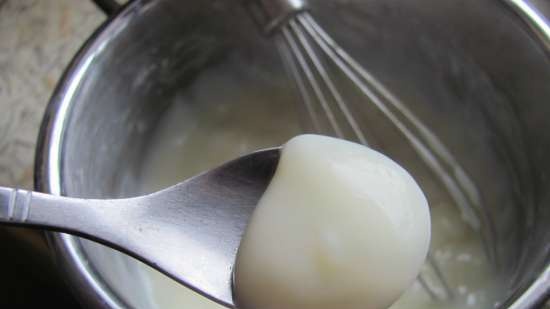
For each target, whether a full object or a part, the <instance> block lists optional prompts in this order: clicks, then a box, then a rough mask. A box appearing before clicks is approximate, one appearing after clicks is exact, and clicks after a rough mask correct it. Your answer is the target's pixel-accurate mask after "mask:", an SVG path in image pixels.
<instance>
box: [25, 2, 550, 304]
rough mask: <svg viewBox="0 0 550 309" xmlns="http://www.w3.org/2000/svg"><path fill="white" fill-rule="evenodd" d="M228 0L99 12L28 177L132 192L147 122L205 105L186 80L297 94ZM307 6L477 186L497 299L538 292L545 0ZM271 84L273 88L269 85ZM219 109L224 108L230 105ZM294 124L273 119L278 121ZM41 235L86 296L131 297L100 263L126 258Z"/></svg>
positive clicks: (545, 200)
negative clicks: (487, 219) (502, 291)
mask: <svg viewBox="0 0 550 309" xmlns="http://www.w3.org/2000/svg"><path fill="white" fill-rule="evenodd" d="M241 4H242V3H241V1H240V0H232V1H231V0H227V1H221V0H205V1H181V0H156V1H147V0H143V1H140V0H136V1H132V2H131V3H129V4H128V5H126V6H125V7H124V8H122V9H121V10H120V11H119V12H118V13H117V14H116V15H114V16H113V17H111V18H110V19H109V20H108V21H107V22H106V23H105V24H104V25H103V26H102V27H100V29H98V30H97V31H96V33H95V34H94V35H93V36H92V37H91V38H90V39H89V41H88V42H87V43H86V44H85V46H84V47H83V48H82V49H81V50H80V52H79V53H78V54H77V56H76V57H75V59H74V60H73V62H72V63H71V65H70V66H69V68H68V69H67V71H66V73H65V75H64V77H63V78H62V80H61V82H60V83H59V85H58V87H57V89H56V91H55V93H54V95H53V97H52V98H51V101H50V104H49V106H48V109H47V111H46V115H45V117H44V122H43V126H42V130H41V138H40V144H39V147H38V151H37V156H36V169H35V172H36V186H37V189H38V190H42V191H46V192H51V193H53V194H64V195H70V196H79V197H115V196H129V195H132V194H135V193H137V191H138V190H139V184H138V179H139V177H140V166H141V164H142V162H143V153H144V152H145V150H146V149H147V147H148V143H149V140H150V138H151V136H152V134H153V133H154V131H155V128H156V127H157V124H158V120H159V119H160V117H161V116H162V115H163V112H165V111H166V109H167V108H168V107H169V106H170V105H171V104H172V103H173V102H180V101H181V98H182V97H183V98H187V99H186V100H185V101H187V102H191V103H189V104H203V103H204V102H203V103H201V100H204V98H207V97H208V96H201V95H198V94H197V93H196V92H195V89H196V88H195V86H196V85H197V84H201V85H204V84H207V85H208V84H209V83H213V84H218V85H219V84H220V83H224V82H227V83H228V85H231V89H232V91H230V92H228V94H227V102H230V101H231V100H232V99H236V96H237V95H236V94H238V93H239V92H246V91H249V90H250V89H256V91H257V93H259V94H260V95H258V99H259V100H262V102H263V103H265V104H269V105H273V106H277V108H275V109H274V110H273V113H275V114H274V117H276V116H277V115H276V113H277V109H279V108H280V109H284V110H288V109H291V108H294V106H297V105H299V104H300V103H299V99H298V96H297V95H296V93H295V92H294V88H293V87H292V86H291V84H290V80H289V79H288V78H287V77H286V75H285V72H284V70H283V68H282V63H281V61H280V59H279V56H278V55H277V53H276V48H275V46H274V44H273V42H272V41H270V40H269V39H266V38H265V37H263V36H262V35H261V32H260V31H259V30H258V28H257V26H256V25H255V24H254V22H253V20H252V19H251V18H250V16H249V14H248V12H247V11H246V10H245V9H244V8H243V6H242V5H241ZM310 4H311V7H312V14H313V15H314V16H315V18H316V19H317V20H318V21H319V22H320V23H321V24H323V25H324V26H325V29H326V30H327V31H328V32H330V33H331V35H332V36H333V37H334V38H335V39H336V40H337V41H338V42H339V43H340V44H341V45H342V46H343V47H344V48H346V50H348V51H349V53H350V54H352V56H354V57H355V58H356V59H357V60H358V61H359V62H360V63H361V64H362V65H363V66H365V67H367V68H369V69H370V70H371V71H372V72H373V73H374V74H375V75H376V76H378V77H379V78H380V79H381V80H382V81H383V82H385V83H386V85H387V86H388V87H389V88H390V89H392V90H393V91H394V92H395V93H396V94H397V95H398V96H400V97H402V98H405V100H404V101H405V103H406V104H408V107H409V108H410V109H412V110H413V111H415V112H416V113H417V116H418V117H419V118H420V119H421V120H422V121H423V122H424V123H425V124H427V125H428V126H429V127H430V129H432V131H433V132H434V133H435V134H437V135H438V136H439V137H440V138H441V139H442V140H443V142H444V143H445V145H446V146H447V147H449V149H451V150H452V151H453V154H454V155H455V156H456V158H457V160H458V161H459V162H460V164H461V165H462V166H463V167H464V168H465V170H466V171H467V172H468V173H469V175H470V176H471V177H472V179H473V181H474V183H475V185H476V186H477V187H478V188H480V192H481V193H482V198H483V199H484V201H485V205H486V206H487V211H488V214H489V215H490V216H491V218H493V220H494V223H495V224H494V234H495V239H494V241H495V242H496V244H495V248H496V249H495V250H496V255H498V257H499V264H500V268H499V269H501V272H500V275H501V277H502V278H501V280H503V281H504V282H506V286H507V287H508V290H507V298H506V299H505V300H503V303H502V306H504V307H506V308H515V309H518V308H535V307H536V306H537V305H539V304H541V303H542V302H543V301H544V300H545V299H547V298H548V296H549V295H550V286H549V285H550V284H549V280H550V279H549V278H550V266H549V253H550V251H549V250H550V230H548V226H549V223H550V163H549V162H550V160H549V159H548V158H550V122H549V121H548V118H549V117H550V104H549V103H550V102H549V101H550V57H549V55H550V43H549V42H550V31H549V29H550V23H549V22H548V19H545V18H544V15H543V14H542V13H544V12H546V13H550V5H549V4H548V2H546V1H544V0H540V1H539V2H527V1H523V0H507V1H498V0H460V1H459V0H422V1H421V0H414V1H405V0H392V1H379V0H362V1H360V0H346V1H344V0H341V1H338V0H333V1H321V0H316V1H313V0H312V1H310ZM535 8H538V13H540V14H539V15H537V14H536V13H537V10H536V9H535ZM547 16H550V14H549V15H547ZM213 79H215V81H214V80H213ZM235 81H239V82H238V83H237V82H235ZM212 91H214V92H215V91H224V90H223V89H212ZM261 93H265V94H266V95H264V96H262V95H261ZM272 93H277V96H271V95H267V94H272ZM227 107H228V108H229V109H230V110H231V115H234V119H233V121H239V117H243V116H242V114H243V113H241V111H239V110H238V109H236V108H233V109H231V108H232V105H231V104H230V103H227ZM365 112H366V113H370V111H369V110H366V111H365ZM369 115H370V118H369V119H370V121H371V124H372V125H371V127H372V128H373V132H374V133H373V134H372V135H373V136H374V138H376V139H377V140H378V141H379V143H378V147H379V148H381V149H382V150H383V151H385V152H387V153H389V154H390V155H392V156H393V157H395V158H396V159H397V160H399V161H400V162H401V163H402V164H404V165H405V166H407V167H408V168H410V169H411V170H413V171H414V170H417V171H418V172H422V171H421V168H420V167H418V166H417V160H416V159H415V158H414V156H413V155H411V153H410V151H408V150H407V149H404V148H403V147H402V146H401V145H400V144H395V143H390V142H384V141H392V140H393V139H392V134H395V133H392V130H391V129H389V128H388V129H387V130H385V129H386V127H385V123H384V120H383V118H382V117H380V115H377V114H376V113H374V112H373V113H372V114H369ZM299 122H300V120H299V119H298V117H296V118H292V117H286V118H284V119H281V123H280V126H281V127H287V126H289V125H296V124H297V123H299ZM199 126H200V124H199ZM376 128H378V129H376ZM219 133H220V132H211V134H212V136H215V135H216V134H219ZM242 134H243V135H246V134H247V132H246V131H243V132H242ZM107 145H109V146H107ZM50 240H51V245H52V249H53V250H54V251H55V252H56V253H57V256H58V258H59V263H60V264H61V265H62V267H63V269H64V270H65V271H66V276H67V278H68V280H69V281H70V282H71V285H72V286H73V287H74V289H75V291H76V292H77V293H78V294H79V295H80V297H81V299H82V301H83V302H84V303H85V304H87V305H90V306H93V307H97V308H120V307H134V306H136V304H137V303H139V302H142V301H144V300H141V299H140V298H139V295H137V296H136V295H135V294H131V292H132V290H135V289H139V282H140V278H134V279H135V280H128V278H131V277H132V276H135V274H132V271H131V270H130V269H128V268H126V266H125V265H126V264H121V267H119V268H117V272H119V273H110V272H109V271H107V270H106V269H104V268H103V267H102V266H101V265H102V263H101V262H102V261H103V262H105V261H114V262H113V263H116V259H123V260H127V258H126V257H124V256H121V255H120V254H119V253H116V252H114V251H111V250H109V249H105V248H103V247H101V246H99V245H96V244H93V243H90V242H88V241H84V240H81V239H79V238H76V237H73V236H68V235H63V234H51V235H50ZM115 256H118V257H117V258H116V259H115ZM131 263H137V262H135V261H134V262H131ZM121 274H124V276H122V275H121ZM122 277H124V278H125V279H124V280H125V281H124V282H121V278H122ZM142 304H143V302H142Z"/></svg>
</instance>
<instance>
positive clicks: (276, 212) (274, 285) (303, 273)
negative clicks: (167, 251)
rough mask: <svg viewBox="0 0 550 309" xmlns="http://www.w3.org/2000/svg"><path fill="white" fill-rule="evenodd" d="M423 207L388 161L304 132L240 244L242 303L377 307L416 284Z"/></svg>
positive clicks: (425, 229) (317, 308) (425, 224)
mask: <svg viewBox="0 0 550 309" xmlns="http://www.w3.org/2000/svg"><path fill="white" fill-rule="evenodd" d="M429 243H430V213H429V208H428V204H427V201H426V198H425V197H424V194H423V193H422V191H421V189H420V188H419V186H418V185H417V183H416V182H415V181H414V179H413V178H412V177H411V176H410V175H409V174H408V173H407V171H405V170H404V169H403V168H402V167H400V166H399V165H398V164H397V163H395V162H393V161H392V160H391V159H389V158H388V157H386V156H384V155H382V154H380V153H378V152H376V151H374V150H372V149H369V148H367V147H364V146H362V145H359V144H355V143H351V142H347V141H344V140H340V139H335V138H330V137H325V136H319V135H301V136H298V137H295V138H293V139H291V140H290V141H289V142H288V143H286V145H285V146H284V147H283V151H282V156H281V159H280V162H279V165H278V167H277V171H276V173H275V175H274V177H273V179H272V181H271V183H270V185H269V187H268V189H267V190H266V192H265V194H264V196H263V197H262V198H261V200H260V202H259V204H258V206H257V208H256V210H255V212H254V214H253V216H252V218H251V220H250V223H249V226H248V227H247V231H246V233H245V235H244V237H243V240H242V242H241V246H240V248H239V252H238V256H237V262H236V265H235V266H236V268H235V293H236V294H235V295H236V300H237V305H238V308H241V309H323V308H327V309H334V308H339V309H382V308H388V307H389V306H390V305H391V304H392V303H393V302H394V301H395V300H396V299H397V298H398V297H399V296H400V295H401V294H402V293H403V292H404V291H405V290H406V289H407V287H409V285H410V284H411V283H412V282H413V281H414V279H415V277H416V276H417V275H418V273H419V271H420V268H421V266H422V264H423V262H424V259H425V257H426V254H427V251H428V247H429Z"/></svg>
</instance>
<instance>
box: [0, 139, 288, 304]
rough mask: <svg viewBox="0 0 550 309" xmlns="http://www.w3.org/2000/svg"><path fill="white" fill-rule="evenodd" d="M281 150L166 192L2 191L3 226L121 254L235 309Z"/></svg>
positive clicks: (259, 154)
mask: <svg viewBox="0 0 550 309" xmlns="http://www.w3.org/2000/svg"><path fill="white" fill-rule="evenodd" d="M278 161H279V149H271V150H263V151H258V152H255V153H252V154H249V155H246V156H243V157H241V158H238V159H235V160H234V161H231V162H228V163H226V164H224V165H222V166H220V167H218V168H216V169H213V170H211V171H208V172H205V173H203V174H201V175H199V176H196V177H193V178H191V179H188V180H186V181H184V182H181V183H179V184H177V185H174V186H172V187H169V188H166V189H164V190H161V191H158V192H155V193H152V194H148V195H145V196H139V197H133V198H126V199H78V198H70V197H59V196H55V195H50V194H44V193H39V192H32V191H27V190H16V189H11V188H6V187H0V224H8V225H20V226H30V227H36V228H40V229H45V230H52V231H58V232H66V233H71V234H74V235H79V236H81V237H86V238H88V239H91V240H94V241H97V242H100V243H103V244H106V245H108V246H110V247H113V248H115V249H118V250H121V251H123V252H125V253H126V254H128V255H131V256H133V257H135V258H137V259H139V260H141V261H143V262H145V263H147V264H149V265H150V266H152V267H154V268H156V269H158V270H159V271H161V272H163V273H165V274H166V275H168V276H170V277H172V278H174V279H175V280H177V281H179V282H181V283H183V284H185V285H187V286H188V287H190V288H192V289H194V290H196V291H197V292H199V293H201V294H203V295H205V296H206V297H209V298H210V299H212V300H214V301H216V302H219V303H221V304H223V305H225V306H228V307H233V306H234V304H233V296H232V274H233V264H234V262H235V257H236V253H237V249H238V248H239V243H240V240H241V237H242V235H243V233H244V230H245V228H246V224H247V222H248V219H249V217H250V216H251V215H252V212H253V211H254V208H255V207H256V204H257V203H258V200H259V199H260V197H261V196H262V194H263V192H264V191H265V188H267V185H268V184H269V181H270V180H271V177H272V176H273V173H274V172H275V169H276V168H277V163H278Z"/></svg>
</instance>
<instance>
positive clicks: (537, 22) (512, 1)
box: [504, 0, 550, 53]
mask: <svg viewBox="0 0 550 309" xmlns="http://www.w3.org/2000/svg"><path fill="white" fill-rule="evenodd" d="M504 1H505V2H506V3H508V4H509V5H510V6H511V7H512V8H514V9H515V11H516V12H517V13H518V14H519V15H520V16H521V18H523V20H525V22H526V23H527V24H528V25H529V26H530V27H531V29H533V31H534V32H535V33H536V34H537V35H538V37H539V38H540V39H541V41H542V42H543V44H544V45H545V47H546V49H547V51H548V53H550V21H549V18H550V17H549V16H546V15H544V14H543V13H542V12H541V11H540V10H539V9H538V8H537V6H536V5H535V4H533V3H531V2H530V1H527V0H504Z"/></svg>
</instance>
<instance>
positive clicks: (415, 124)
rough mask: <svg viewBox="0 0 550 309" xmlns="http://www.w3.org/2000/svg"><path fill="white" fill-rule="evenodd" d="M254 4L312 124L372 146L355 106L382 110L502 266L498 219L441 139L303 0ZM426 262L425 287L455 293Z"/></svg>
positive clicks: (447, 295) (443, 296) (445, 296)
mask: <svg viewBox="0 0 550 309" xmlns="http://www.w3.org/2000/svg"><path fill="white" fill-rule="evenodd" d="M248 4H249V8H250V10H251V12H252V15H253V17H254V18H255V20H256V21H257V22H258V23H259V24H260V26H261V27H262V29H263V30H264V32H265V33H266V34H267V35H268V36H270V37H273V38H274V39H275V42H276V45H277V48H278V50H279V53H280V55H281V57H282V59H283V63H284V64H285V67H286V69H287V71H288V73H289V75H290V76H291V77H292V79H293V80H294V81H295V84H296V87H297V89H298V91H299V93H300V95H301V97H302V102H303V105H304V110H305V112H306V114H307V116H308V118H309V119H310V121H311V124H312V129H313V130H314V131H315V132H321V133H327V134H330V135H335V136H337V137H339V138H347V139H353V140H356V141H357V142H359V143H362V144H364V145H368V138H367V134H366V133H367V131H366V130H365V129H364V128H363V127H362V123H361V122H360V121H358V120H357V117H356V115H357V109H354V110H352V107H355V106H356V105H359V106H361V105H364V104H370V106H373V107H374V108H376V110H378V111H379V112H380V113H381V114H383V116H384V117H385V118H386V119H387V120H389V122H390V123H391V124H392V125H393V126H394V127H395V129H397V131H398V132H399V133H400V134H401V135H402V136H403V138H404V140H405V141H406V142H407V143H408V144H409V145H410V146H411V147H412V149H414V151H415V152H416V154H417V155H418V156H419V158H420V159H421V160H422V161H423V162H424V164H425V165H426V166H427V167H428V168H429V169H430V171H431V172H432V173H433V174H434V175H435V176H436V177H437V178H438V180H439V181H440V182H441V183H442V184H443V186H444V187H445V189H446V191H447V192H448V193H449V195H450V196H451V198H452V200H453V202H454V204H455V205H456V207H458V209H459V210H460V213H461V215H462V219H463V220H464V221H466V222H467V223H468V224H469V225H470V227H471V228H473V229H474V230H476V231H479V233H480V234H481V239H482V245H483V247H484V250H485V253H486V255H487V257H488V260H489V261H490V262H491V263H492V264H493V265H498V263H497V262H498V261H497V255H496V252H495V250H496V249H495V245H494V242H495V236H494V235H495V231H494V224H493V222H492V221H491V220H490V216H489V215H488V213H487V212H486V210H485V209H484V207H482V206H483V205H482V200H481V197H480V193H479V191H478V189H477V187H476V186H475V184H474V182H473V181H472V180H471V179H470V177H469V176H468V174H467V173H466V172H465V171H464V169H463V168H462V167H461V166H460V164H459V163H458V162H457V160H456V159H455V158H454V157H453V155H452V154H451V152H450V151H449V150H448V149H447V147H446V146H445V145H444V144H443V143H442V142H441V141H440V140H439V139H438V137H437V136H436V135H435V134H433V133H432V132H431V131H430V130H429V129H428V127H426V126H425V125H424V124H423V123H422V122H421V121H420V120H419V118H417V117H416V116H415V114H414V113H413V112H412V111H411V110H410V109H409V108H408V107H407V106H406V105H405V104H403V103H402V102H401V101H400V100H399V99H398V98H397V97H396V96H394V95H393V94H392V93H391V92H390V91H389V90H388V89H387V88H386V87H385V86H384V85H383V84H382V83H380V82H379V81H378V80H377V79H376V78H375V77H374V76H372V75H371V74H370V73H369V72H368V71H367V70H366V69H364V68H363V67H362V66H361V65H360V64H359V63H358V62H357V61H356V60H355V59H353V58H352V57H351V56H350V55H349V54H348V53H347V52H346V51H345V50H344V49H343V48H341V47H340V46H339V45H338V44H337V43H336V42H335V41H334V40H333V39H332V38H331V36H330V35H328V33H327V32H326V31H325V30H324V29H323V28H322V27H321V26H320V25H319V24H318V23H317V21H316V20H315V19H314V18H313V17H312V16H311V14H310V13H309V12H308V10H307V6H306V4H305V3H304V2H303V1H301V0H286V1H285V0H280V1H273V0H271V1H269V0H250V1H248ZM342 81H344V82H342ZM337 85H338V86H337ZM342 85H345V86H342ZM342 87H344V88H342ZM351 89H353V91H355V92H358V93H359V98H360V100H359V101H358V100H357V98H352V99H351V100H350V99H349V98H347V97H345V96H344V93H345V92H347V91H348V90H351ZM426 265H427V269H426V270H425V271H423V272H422V273H421V274H420V276H419V278H418V281H419V283H420V285H421V286H422V287H423V289H424V290H425V291H426V293H427V294H428V295H429V296H430V297H431V298H432V299H434V300H450V299H453V297H454V296H455V295H454V294H455V293H454V291H453V289H452V288H451V286H450V285H449V284H448V280H447V279H446V277H445V274H444V272H443V271H442V269H441V267H440V266H439V265H438V262H437V261H436V259H435V258H434V256H433V254H432V253H429V255H428V259H427V264H426Z"/></svg>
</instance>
